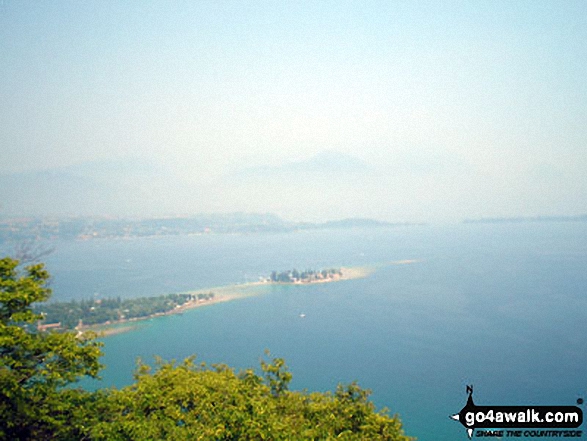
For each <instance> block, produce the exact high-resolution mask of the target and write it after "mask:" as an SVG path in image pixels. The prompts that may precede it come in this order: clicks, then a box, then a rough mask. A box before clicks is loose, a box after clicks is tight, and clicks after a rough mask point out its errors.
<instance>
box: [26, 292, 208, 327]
mask: <svg viewBox="0 0 587 441" xmlns="http://www.w3.org/2000/svg"><path fill="white" fill-rule="evenodd" d="M213 298H214V293H213V292H209V293H197V294H183V293H182V294H165V295H161V296H153V297H139V298H132V299H121V298H120V297H117V298H107V299H96V300H94V299H91V300H71V301H69V302H50V303H43V304H40V305H36V306H35V307H34V308H33V310H34V312H35V313H38V314H40V315H41V316H42V320H40V321H39V326H40V327H41V328H43V327H47V326H48V325H49V326H51V325H56V324H59V326H58V328H61V329H74V328H76V327H77V326H78V325H80V324H82V325H84V326H86V325H101V324H110V323H114V322H120V321H123V320H133V319H141V318H146V317H155V316H158V315H163V314H168V313H169V312H172V311H174V310H176V309H179V308H181V307H182V306H185V305H187V304H190V303H195V302H202V301H208V300H211V299H213ZM80 321H81V322H80ZM54 327H57V326H54Z"/></svg>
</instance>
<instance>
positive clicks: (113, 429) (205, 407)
mask: <svg viewBox="0 0 587 441" xmlns="http://www.w3.org/2000/svg"><path fill="white" fill-rule="evenodd" d="M48 278H49V274H48V273H47V271H46V270H45V269H44V267H43V265H42V264H35V265H31V266H28V267H27V268H25V269H24V270H23V269H21V268H20V267H19V262H18V261H16V260H14V259H11V258H3V259H0V439H11V440H12V439H22V440H24V439H27V440H28V439H31V440H32V439H35V440H41V439H43V440H49V439H51V440H81V439H84V440H145V439H153V440H155V439H174V440H192V439H198V440H210V441H211V440H259V439H271V440H290V439H298V440H314V439H323V440H327V439H344V440H389V441H409V440H411V439H412V438H410V437H408V436H406V435H405V434H404V431H403V429H402V424H401V421H400V419H399V418H398V417H397V416H393V417H391V416H389V415H388V414H387V412H386V411H385V410H384V411H376V409H375V406H374V405H373V404H372V403H371V402H370V401H369V400H368V395H369V392H368V391H366V390H364V389H361V388H360V387H359V386H358V385H357V384H355V383H352V384H350V385H347V386H342V385H341V386H339V387H337V389H336V391H335V392H333V393H330V392H325V393H324V392H313V393H310V392H306V391H303V392H297V391H291V390H289V383H290V381H291V378H292V375H291V373H290V372H289V371H288V369H287V366H286V365H285V362H284V361H283V359H280V358H274V359H272V360H269V361H262V362H261V371H260V372H256V371H254V370H253V369H247V370H244V371H240V372H235V371H234V370H233V369H231V368H229V367H227V366H225V365H213V366H207V365H205V364H196V363H195V361H194V359H193V358H188V359H186V360H185V361H184V362H183V363H174V362H170V363H165V362H163V361H158V362H157V364H156V367H155V369H154V370H151V368H149V367H148V366H146V365H144V364H139V366H138V368H137V371H136V373H135V382H134V383H133V384H132V385H130V386H127V387H124V388H122V389H118V390H117V389H98V390H96V391H87V390H83V389H79V388H77V389H76V388H74V387H72V385H73V383H75V382H76V381H77V380H79V379H80V378H83V377H85V376H89V377H93V378H97V376H98V374H99V371H100V369H101V368H102V366H101V365H100V362H99V360H100V356H101V355H102V354H101V346H102V343H100V342H98V341H96V339H95V337H96V336H95V334H93V333H84V334H81V335H76V333H74V332H54V331H52V330H44V331H41V330H39V329H37V327H36V326H35V323H36V322H37V321H38V320H39V319H40V316H39V314H36V313H35V312H34V311H33V309H32V307H33V305H34V304H35V303H38V302H45V301H47V300H48V299H49V297H50V294H51V290H50V289H49V288H48V287H47V280H48ZM267 355H269V354H268V353H267Z"/></svg>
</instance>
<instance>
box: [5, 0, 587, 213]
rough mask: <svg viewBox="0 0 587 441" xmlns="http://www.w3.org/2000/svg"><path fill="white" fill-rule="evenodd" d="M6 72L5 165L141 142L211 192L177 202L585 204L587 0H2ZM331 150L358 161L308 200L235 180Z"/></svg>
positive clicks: (554, 209) (472, 206)
mask: <svg viewBox="0 0 587 441" xmlns="http://www.w3.org/2000/svg"><path fill="white" fill-rule="evenodd" d="M0 78H1V81H0V154H1V156H0V173H8V172H21V171H27V170H33V169H45V168H52V167H61V166H67V165H73V164H77V163H81V162H85V161H92V160H97V159H100V160H103V159H108V160H112V159H121V160H126V159H128V158H144V159H145V160H147V161H151V162H153V163H156V164H159V165H161V166H163V167H166V168H168V170H170V171H171V173H172V174H173V175H174V177H175V178H177V179H181V180H182V181H184V182H186V183H187V184H188V185H193V186H194V188H198V189H199V191H201V192H205V193H206V197H202V198H201V199H200V201H199V202H194V203H193V204H192V205H190V206H188V207H184V208H183V209H182V210H183V212H192V211H193V212H201V211H212V210H214V211H231V210H233V209H238V210H244V211H272V212H276V213H278V214H281V215H284V216H286V217H289V218H334V217H348V216H366V217H376V218H380V219H385V220H392V221H408V220H411V221H419V220H424V221H433V220H438V219H440V220H460V219H463V218H466V217H482V216H515V215H548V214H579V213H585V212H587V208H586V205H587V204H586V201H587V145H586V140H587V2H585V1H584V0H580V1H562V0H561V1H555V0H552V1H537V0H530V1H511V0H508V1H496V0H491V1H429V2H424V1H381V2H366V1H356V2H346V1H341V0H336V1H292V2H285V1H239V2H229V1H217V0H214V1H186V2H168V1H154V2H147V1H128V2H123V1H83V2H80V1H44V2H23V1H11V0H2V1H1V2H0ZM323 151H330V152H332V151H334V152H340V153H342V154H345V155H349V156H351V157H353V158H356V159H357V160H358V161H362V162H364V164H366V165H367V168H366V170H367V171H365V170H363V171H360V172H357V173H350V174H347V175H344V174H343V175H341V176H338V179H339V180H341V179H342V180H344V181H345V182H344V183H341V182H334V181H336V179H335V178H333V179H331V180H329V178H328V177H326V178H324V179H322V180H316V179H315V178H316V176H308V181H307V182H308V186H310V187H311V186H313V185H314V183H315V182H318V183H319V184H320V185H323V186H324V188H325V190H324V191H325V196H323V197H322V198H320V197H311V196H308V199H306V202H307V203H304V204H301V203H300V198H301V197H303V196H302V190H303V191H304V192H306V191H308V189H307V188H299V189H296V187H295V186H294V185H293V184H290V185H289V187H288V186H287V185H285V186H284V185H283V184H284V182H283V181H284V180H283V179H281V181H280V180H277V181H276V180H275V176H273V175H274V174H273V175H271V174H270V175H271V176H268V177H259V179H257V181H256V183H253V184H250V183H249V184H250V185H249V186H248V187H247V185H248V184H247V185H244V186H242V187H241V190H242V188H246V189H248V190H251V191H253V192H255V191H257V194H255V195H254V197H251V196H250V194H249V193H247V192H245V191H244V190H243V191H241V192H240V193H239V192H238V191H235V192H232V190H231V187H230V185H231V184H230V182H229V183H227V182H228V181H227V179H229V178H230V176H231V174H233V173H234V172H235V171H236V170H239V169H243V168H245V169H246V168H251V169H255V168H257V169H259V167H261V168H262V167H275V168H276V169H278V170H281V168H280V167H281V166H283V164H287V163H289V162H299V161H305V160H308V159H309V158H312V157H313V156H315V155H317V154H319V153H320V152H323ZM226 176H228V177H229V178H226ZM229 181H230V179H229ZM285 181H287V179H285ZM302 187H303V185H302ZM215 189H216V190H215ZM255 189H256V190H255ZM298 190H299V191H298ZM315 190H316V192H319V190H320V189H319V188H315ZM272 192H273V193H272ZM227 193H230V194H227ZM277 195H281V196H283V197H281V198H277ZM278 199H279V200H278Z"/></svg>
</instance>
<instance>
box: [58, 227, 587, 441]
mask: <svg viewBox="0 0 587 441" xmlns="http://www.w3.org/2000/svg"><path fill="white" fill-rule="evenodd" d="M586 233H587V225H586V224H584V223H560V224H558V223H557V224H554V223H548V224H525V225H521V224H520V225H460V226H447V227H417V228H416V227H411V228H395V229H380V230H353V231H343V230H340V231H322V232H305V233H289V234H276V235H248V236H194V237H188V238H172V237H170V238H160V239H147V238H145V239H135V240H126V241H123V240H104V241H91V242H69V243H66V242H64V243H59V244H57V251H56V252H55V253H54V254H53V255H51V256H50V258H49V260H48V266H49V270H50V271H51V272H52V273H53V274H54V275H55V278H54V282H53V288H54V290H55V298H57V299H66V298H80V297H90V296H96V297H104V296H112V295H120V296H121V297H125V296H141V295H154V294H161V293H166V292H174V291H184V290H188V289H195V288H206V287H212V286H218V285H224V284H231V283H242V282H246V281H252V280H256V279H257V277H258V276H259V275H263V274H268V273H269V272H270V271H271V270H273V269H276V270H280V269H289V268H294V267H296V268H298V269H303V268H322V267H331V266H345V265H346V266H353V265H378V266H379V268H378V270H377V271H376V272H375V273H374V274H373V275H372V276H370V277H369V278H366V279H356V280H349V281H343V282H339V283H331V284H321V285H313V286H270V287H267V286H265V287H260V288H259V295H258V296H255V297H248V298H244V299H240V300H236V301H233V302H229V303H222V304H217V305H213V306H209V307H205V308H199V309H194V310H190V311H188V312H186V313H184V314H183V315H176V316H168V317H164V318H160V319H156V320H150V321H145V322H142V323H141V324H140V327H139V329H138V330H136V331H133V332H129V333H126V334H120V335H115V336H111V337H108V338H106V339H105V340H104V341H105V344H106V345H105V348H104V352H105V356H104V359H103V361H104V363H105V364H106V365H107V368H106V370H105V372H104V374H103V381H102V383H101V385H106V386H110V385H114V386H118V387H120V386H123V385H125V384H128V383H130V382H131V381H132V370H133V368H134V363H135V360H136V358H137V357H141V358H143V359H144V360H146V361H149V362H150V361H152V357H153V355H154V354H157V355H160V356H162V357H163V358H166V359H171V358H175V359H182V358H184V357H187V356H190V355H192V354H197V357H198V359H199V360H201V361H206V362H208V363H216V362H223V363H227V364H229V365H232V366H235V367H237V368H239V367H242V368H244V367H249V366H257V365H258V361H259V358H260V357H261V356H262V354H263V351H264V349H266V348H269V349H270V350H271V351H272V353H273V354H274V355H276V356H279V357H284V358H285V359H286V361H287V363H288V364H289V366H290V368H291V370H292V372H293V374H294V380H293V384H292V386H293V387H294V388H296V389H303V388H307V389H311V390H328V389H333V388H334V387H335V386H336V384H337V383H339V382H350V381H353V380H358V381H359V383H360V384H361V385H362V386H363V387H366V388H369V389H372V390H373V395H372V398H373V400H374V401H375V403H376V404H377V405H378V406H380V407H383V406H386V407H388V408H390V409H391V411H392V413H395V412H398V413H399V414H400V415H401V417H402V419H403V421H404V423H405V428H406V431H407V433H408V434H410V435H414V436H417V437H418V438H419V439H420V440H430V441H435V440H447V441H449V440H450V441H452V440H459V439H463V440H464V439H466V435H465V431H464V428H463V427H462V426H461V425H460V424H458V423H456V422H454V421H451V420H450V419H449V418H448V416H449V415H450V414H451V413H456V412H458V411H459V410H460V409H461V408H462V407H463V405H464V404H465V399H466V395H465V385H466V384H471V383H472V384H474V386H475V400H476V402H477V404H496V405H506V404H507V405H523V404H534V405H550V404H562V405H567V404H568V405H574V404H575V401H576V399H577V398H579V397H583V398H587V383H586V379H587V335H586V334H585V332H584V327H585V322H586V318H587V297H586V293H587V234H586ZM401 259H420V260H421V262H418V263H414V264H410V265H383V264H384V263H385V262H390V261H394V260H401ZM301 313H304V314H305V317H304V318H301V317H300V314H301ZM512 439H514V438H512ZM517 439H521V438H517Z"/></svg>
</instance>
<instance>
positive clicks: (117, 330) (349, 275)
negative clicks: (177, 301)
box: [77, 261, 413, 337]
mask: <svg viewBox="0 0 587 441" xmlns="http://www.w3.org/2000/svg"><path fill="white" fill-rule="evenodd" d="M411 262H413V261H397V262H393V263H396V264H400V263H411ZM340 271H341V273H342V275H340V276H337V277H333V278H329V279H320V280H312V281H297V282H272V281H268V280H263V281H258V282H248V283H240V284H235V285H224V286H219V287H216V288H207V289H199V290H195V291H188V292H187V293H189V294H193V295H197V294H200V293H208V292H213V293H214V297H213V298H212V299H209V300H191V301H188V302H186V303H184V304H183V305H180V306H178V307H176V308H174V309H172V310H170V311H167V312H162V313H157V314H151V315H148V316H145V317H136V318H131V319H121V320H117V321H113V322H110V323H100V324H95V325H84V326H82V327H79V328H77V330H78V332H79V333H84V332H88V331H90V332H95V333H96V334H98V337H108V336H111V335H116V334H122V333H125V332H130V331H133V330H135V329H136V328H137V327H138V326H137V325H133V324H134V323H137V322H142V321H145V320H150V319H155V318H158V317H165V316H169V315H175V314H181V313H183V312H185V311H187V310H190V309H195V308H201V307H204V306H208V305H215V304H217V303H224V302H230V301H232V300H237V299H242V298H245V297H251V296H255V295H259V293H249V292H247V291H248V290H250V289H254V288H258V287H262V286H285V285H291V286H308V285H318V284H322V283H334V282H341V281H344V280H353V279H362V278H365V277H369V276H370V275H371V274H373V273H374V272H375V271H376V269H375V268H373V267H368V266H357V267H342V268H340Z"/></svg>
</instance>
